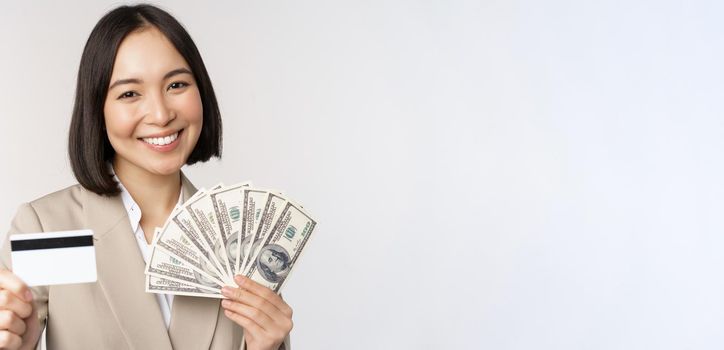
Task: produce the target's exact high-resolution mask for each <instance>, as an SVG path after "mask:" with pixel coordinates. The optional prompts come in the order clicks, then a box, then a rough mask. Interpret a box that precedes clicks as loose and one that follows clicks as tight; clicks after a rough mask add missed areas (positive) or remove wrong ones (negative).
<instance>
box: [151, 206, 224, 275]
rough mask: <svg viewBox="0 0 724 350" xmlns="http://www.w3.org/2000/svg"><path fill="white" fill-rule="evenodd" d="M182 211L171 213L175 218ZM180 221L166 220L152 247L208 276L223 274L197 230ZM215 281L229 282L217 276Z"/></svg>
mask: <svg viewBox="0 0 724 350" xmlns="http://www.w3.org/2000/svg"><path fill="white" fill-rule="evenodd" d="M181 212H183V210H180V208H179V210H176V211H174V212H172V213H171V217H172V218H175V217H176V216H178V214H179V213H181ZM178 221H179V220H175V219H174V220H168V221H166V223H165V225H164V227H163V228H161V229H160V232H158V233H157V234H156V235H155V236H156V237H155V238H154V244H153V248H152V249H157V248H159V249H163V250H165V251H166V252H168V253H170V254H172V255H173V256H175V257H177V258H178V259H180V260H182V261H184V262H185V263H186V264H187V265H188V266H190V267H191V268H193V269H194V270H196V271H198V272H202V273H204V274H206V275H208V276H212V277H213V276H222V275H221V274H220V272H219V270H218V268H217V267H216V266H215V264H214V263H213V260H212V256H211V253H210V252H209V250H208V249H207V248H206V247H205V246H204V245H203V244H202V242H201V238H200V237H198V234H197V233H196V231H193V230H186V229H184V228H182V227H181V226H179V224H178ZM147 269H148V264H147ZM215 281H216V282H217V283H223V282H227V281H224V280H222V279H220V278H215Z"/></svg>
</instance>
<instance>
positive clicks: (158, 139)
mask: <svg viewBox="0 0 724 350" xmlns="http://www.w3.org/2000/svg"><path fill="white" fill-rule="evenodd" d="M183 132H184V129H181V130H179V131H176V132H174V133H166V135H164V134H157V135H154V136H153V137H142V138H139V139H138V141H139V142H142V143H143V144H145V145H146V147H148V148H149V149H152V150H154V151H157V152H162V153H166V152H171V151H173V150H174V149H176V147H177V146H178V145H179V143H180V142H181V135H182V134H183Z"/></svg>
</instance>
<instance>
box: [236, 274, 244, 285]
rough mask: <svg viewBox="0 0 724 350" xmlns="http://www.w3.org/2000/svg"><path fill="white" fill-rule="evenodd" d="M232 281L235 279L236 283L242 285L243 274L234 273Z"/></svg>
mask: <svg viewBox="0 0 724 350" xmlns="http://www.w3.org/2000/svg"><path fill="white" fill-rule="evenodd" d="M234 281H236V284H238V285H242V284H243V283H244V276H242V275H236V277H234Z"/></svg>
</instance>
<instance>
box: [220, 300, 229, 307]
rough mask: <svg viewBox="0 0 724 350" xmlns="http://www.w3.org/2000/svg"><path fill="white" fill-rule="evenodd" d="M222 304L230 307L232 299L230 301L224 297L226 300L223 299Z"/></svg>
mask: <svg viewBox="0 0 724 350" xmlns="http://www.w3.org/2000/svg"><path fill="white" fill-rule="evenodd" d="M221 306H223V307H229V306H231V301H229V300H227V299H224V300H222V301H221Z"/></svg>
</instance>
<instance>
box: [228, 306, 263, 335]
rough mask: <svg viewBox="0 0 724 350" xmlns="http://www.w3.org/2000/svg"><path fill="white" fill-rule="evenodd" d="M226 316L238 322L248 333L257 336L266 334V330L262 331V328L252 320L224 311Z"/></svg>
mask: <svg viewBox="0 0 724 350" xmlns="http://www.w3.org/2000/svg"><path fill="white" fill-rule="evenodd" d="M224 315H226V317H228V318H229V319H231V320H232V321H234V322H236V323H237V324H238V325H240V326H242V327H243V328H244V330H245V331H246V332H249V333H251V334H254V335H256V336H259V335H261V334H263V333H264V329H262V328H261V326H259V325H258V324H257V323H256V322H254V321H253V320H252V319H249V318H247V317H245V316H243V315H239V314H237V313H236V312H233V311H231V310H224Z"/></svg>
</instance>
